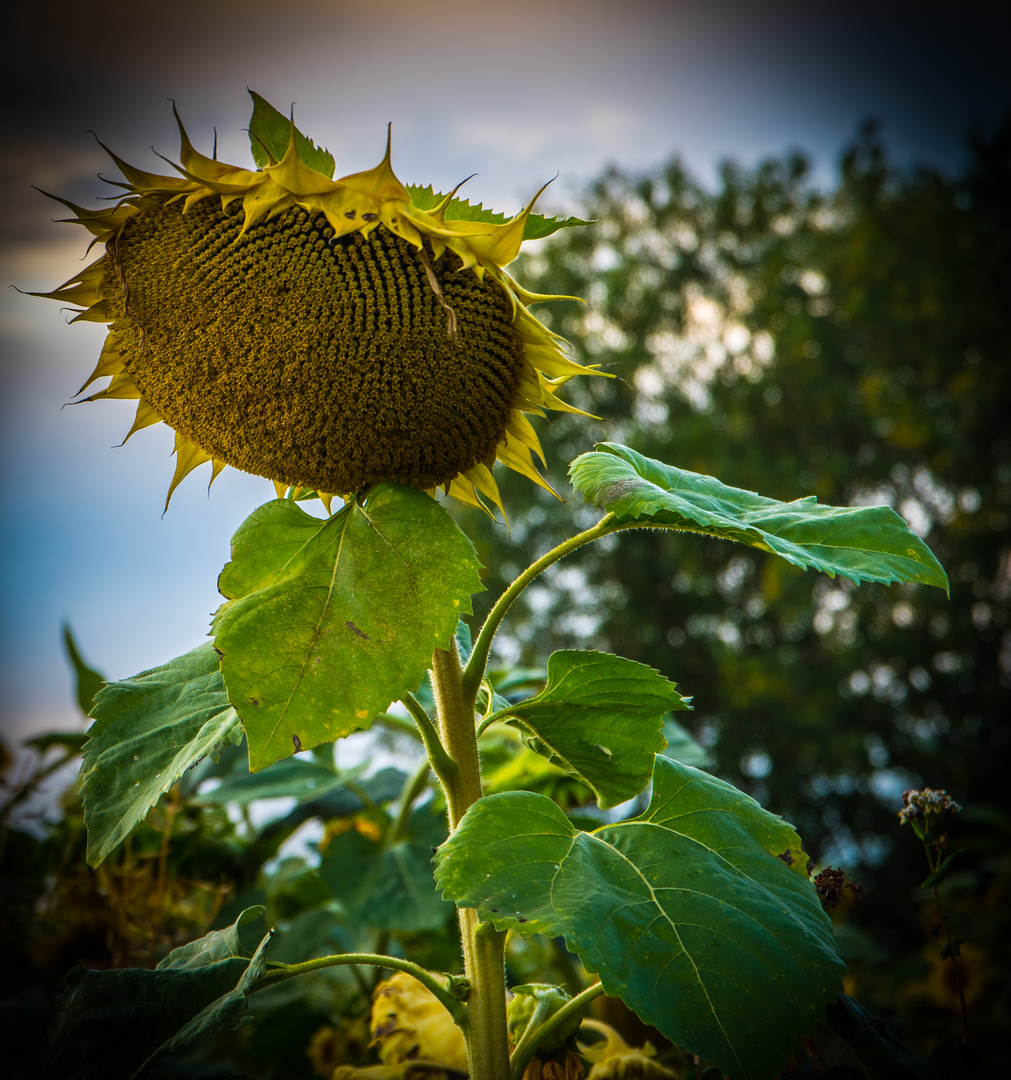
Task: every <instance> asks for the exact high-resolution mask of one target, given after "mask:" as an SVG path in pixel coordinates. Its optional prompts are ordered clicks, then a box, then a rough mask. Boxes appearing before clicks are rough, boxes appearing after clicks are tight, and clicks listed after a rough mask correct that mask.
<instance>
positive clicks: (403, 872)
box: [319, 803, 453, 933]
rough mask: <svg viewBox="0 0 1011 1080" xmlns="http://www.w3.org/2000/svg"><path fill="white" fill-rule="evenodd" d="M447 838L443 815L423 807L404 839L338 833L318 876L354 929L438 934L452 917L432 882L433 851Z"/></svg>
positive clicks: (415, 813) (349, 831) (428, 805)
mask: <svg viewBox="0 0 1011 1080" xmlns="http://www.w3.org/2000/svg"><path fill="white" fill-rule="evenodd" d="M445 838H446V822H445V817H444V815H443V814H441V813H436V811H435V810H434V809H433V808H432V805H431V803H426V804H424V805H423V806H420V807H418V808H417V809H415V810H414V811H412V813H411V815H410V818H409V820H408V822H407V828H406V829H405V830H404V832H403V835H402V836H399V837H396V838H391V839H389V840H386V841H384V840H383V839H382V838H380V837H373V836H369V835H364V834H363V833H362V832H359V831H358V830H357V829H347V830H346V831H344V832H340V833H338V834H337V835H336V836H335V837H333V839H332V840H331V841H330V843H329V844H328V845H327V848H326V851H325V853H324V855H323V859H322V862H321V863H320V867H319V873H320V876H321V877H322V878H323V880H324V881H325V882H326V883H327V885H328V886H329V887H330V891H331V892H332V893H333V895H334V897H335V898H336V899H337V900H339V901H340V904H341V907H342V908H343V909H344V913H345V916H346V918H347V921H348V923H349V924H350V925H352V926H355V925H361V926H371V927H375V928H376V929H377V930H392V931H400V932H406V933H413V932H416V931H421V930H437V929H439V928H441V927H443V926H445V924H446V920H447V919H449V918H450V917H451V916H452V914H453V906H452V904H449V903H447V902H446V901H445V900H443V898H442V897H441V896H440V895H439V893H438V891H437V890H436V888H435V881H434V879H433V876H432V851H433V850H434V848H435V847H436V846H437V845H439V844H441V843H442V841H443V840H445Z"/></svg>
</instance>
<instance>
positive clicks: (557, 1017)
mask: <svg viewBox="0 0 1011 1080" xmlns="http://www.w3.org/2000/svg"><path fill="white" fill-rule="evenodd" d="M603 992H604V988H603V986H601V984H600V983H599V982H598V983H594V984H593V986H588V987H587V988H586V989H585V990H584V991H582V993H579V994H576V996H575V997H574V998H572V999H571V1000H570V1001H567V1002H566V1003H565V1004H564V1005H563V1006H562V1007H561V1008H560V1009H559V1010H558V1011H557V1012H553V1013H552V1014H551V1015H550V1016H549V1017H548V1018H547V1019H546V1020H544V1021H543V1022H541V1023H535V1021H536V1020H537V1014H536V1013H535V1014H534V1016H533V1017H531V1020H530V1023H529V1024H528V1025H527V1029H526V1031H524V1032H523V1035H522V1037H521V1038H520V1041H519V1042H518V1043H517V1044H516V1048H515V1049H514V1050H513V1052H512V1057H511V1058H510V1064H511V1065H512V1070H513V1080H522V1077H523V1074H524V1072H526V1068H527V1066H528V1065H529V1064H530V1059H531V1058H532V1057H533V1056H534V1054H535V1053H536V1051H537V1047H538V1046H540V1045H541V1043H542V1042H543V1041H544V1040H545V1039H546V1038H547V1037H548V1036H549V1035H550V1034H551V1033H552V1032H553V1031H554V1030H555V1029H556V1028H558V1027H560V1026H561V1025H562V1024H564V1023H565V1021H566V1020H568V1019H569V1017H570V1016H573V1015H574V1014H575V1013H578V1012H582V1010H583V1009H584V1008H586V1006H587V1005H589V1003H590V1002H591V1001H593V999H594V998H597V997H600V995H601V994H603Z"/></svg>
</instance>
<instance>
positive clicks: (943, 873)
mask: <svg viewBox="0 0 1011 1080" xmlns="http://www.w3.org/2000/svg"><path fill="white" fill-rule="evenodd" d="M961 855H962V852H961V851H953V852H952V853H951V854H950V855H949V856H948V857H947V858H946V859H945V860H944V862H942V863H941V865H940V866H939V867H938V868H937V869H936V870H935V871H934V873H932V874H930V875H928V876H927V878H926V879H925V880H924V882H923V884H922V885H921V886H920V888H921V889H932V888H933V887H934V886H935V885H940V884H941V883H942V882H943V881H944V879H945V878H946V877H947V876H948V875H949V874H950V873H951V871H952V870H953V869H954V868H955V861H956V860H957V859H958V858H959V857H960V856H961Z"/></svg>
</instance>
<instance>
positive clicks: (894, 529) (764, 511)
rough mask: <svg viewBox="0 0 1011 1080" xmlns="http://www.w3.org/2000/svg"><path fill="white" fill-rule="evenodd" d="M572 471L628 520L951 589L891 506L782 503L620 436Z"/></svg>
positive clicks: (863, 577)
mask: <svg viewBox="0 0 1011 1080" xmlns="http://www.w3.org/2000/svg"><path fill="white" fill-rule="evenodd" d="M569 475H570V477H571V479H572V484H573V486H574V487H575V488H576V490H577V491H579V492H581V493H582V495H583V496H584V498H585V499H586V500H587V502H590V503H592V504H593V505H594V506H596V507H599V508H600V509H602V510H608V511H610V512H611V513H612V514H614V516H615V517H616V518H617V519H618V521H619V522H621V523H623V524H630V523H632V522H635V523H637V524H640V525H642V526H643V527H644V528H675V529H686V530H688V531H690V532H701V533H705V534H707V535H708V536H718V537H722V538H724V539H726V540H737V541H739V542H740V543H742V544H748V545H750V546H751V547H756V548H761V549H762V550H763V551H771V552H773V553H774V554H776V555H780V556H782V558H784V559H786V560H787V561H788V562H791V563H794V564H795V565H796V566H803V567H810V568H813V569H815V570H823V571H824V572H825V573H826V574H829V575H831V576H832V577H835V575H836V574H842V575H843V576H844V577H848V578H851V579H852V580H853V581H878V582H881V583H882V584H885V585H890V584H892V583H893V582H897V581H915V582H920V583H922V584H925V585H936V586H937V587H938V588H940V589H944V590H945V591H946V592H947V590H948V578H947V576H946V575H945V573H944V570H943V569H942V568H941V565H940V563H939V562H938V561H937V559H935V558H934V555H933V552H931V550H930V548H928V547H927V545H926V544H925V543H924V542H923V541H922V540H921V539H920V538H919V537H918V536H917V535H916V534H915V533H914V532H912V531H911V530H910V528H909V526H908V525H906V523H905V521H903V520H902V518H901V517H900V516H899V515H898V514H897V513H896V512H895V511H894V510H892V509H891V508H890V507H888V506H824V505H821V504H820V503H819V502H818V500H817V499H815V498H814V497H813V496H811V497H809V498H805V499H797V500H796V501H795V502H788V503H784V502H780V501H779V500H777V499H769V498H766V497H765V496H764V495H756V494H755V493H754V492H752V491H743V490H741V489H740V488H733V487H728V486H727V485H726V484H722V483H720V481H719V480H716V479H714V478H713V477H711V476H703V475H702V474H700V473H693V472H688V471H687V470H685V469H678V468H675V467H674V466H673V465H664V464H663V462H660V461H654V460H653V459H652V458H647V457H643V456H642V454H637V453H636V452H635V451H634V450H630V449H629V448H628V447H627V446H618V445H617V444H615V443H599V444H598V446H597V449H596V450H595V451H593V452H591V453H588V454H582V455H581V456H580V457H578V458H576V460H575V461H573V463H572V465H571V466H570V468H569Z"/></svg>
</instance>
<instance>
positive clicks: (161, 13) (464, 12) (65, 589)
mask: <svg viewBox="0 0 1011 1080" xmlns="http://www.w3.org/2000/svg"><path fill="white" fill-rule="evenodd" d="M816 8H817V9H818V10H815V9H816ZM13 19H14V22H13V24H11V23H10V22H9V17H5V26H6V27H7V48H6V50H5V52H6V53H7V55H6V56H5V64H4V70H3V71H2V73H0V81H2V82H3V83H4V88H3V89H4V96H3V100H4V102H5V107H4V111H3V127H2V138H3V145H4V147H5V153H4V155H3V156H2V158H0V207H2V208H3V217H2V220H0V281H2V282H3V283H5V284H8V285H12V286H16V288H17V289H21V290H33V289H34V290H50V289H52V288H54V287H55V286H56V285H58V284H59V283H60V282H62V281H64V280H66V279H67V278H69V277H70V276H71V275H72V274H73V273H75V272H76V270H78V269H79V268H80V266H81V262H80V260H81V259H82V257H83V256H84V253H85V248H86V244H87V238H86V234H85V233H84V230H82V229H80V228H79V227H73V226H69V225H65V224H60V225H56V224H53V223H52V219H53V218H54V217H56V218H59V217H63V216H66V215H65V213H64V212H63V208H62V207H61V206H59V204H56V203H53V202H51V201H49V200H47V199H46V198H44V197H43V196H42V195H40V194H39V193H38V192H37V191H35V190H33V187H32V185H34V186H36V187H39V188H42V189H44V190H46V191H49V192H52V193H55V194H59V195H61V196H63V197H65V198H69V199H71V200H73V201H75V202H78V203H81V204H83V205H86V206H97V205H99V204H98V203H97V202H96V201H95V200H96V199H97V198H99V197H100V196H102V195H107V194H108V193H109V192H110V190H111V189H109V188H108V187H107V186H106V185H104V184H103V183H102V182H101V181H100V180H99V179H98V178H97V174H98V173H102V174H103V175H105V176H109V177H115V176H116V170H115V167H114V166H112V164H111V162H110V161H109V159H108V158H107V156H106V155H105V153H104V152H103V150H102V148H101V147H100V146H99V145H98V143H97V142H96V138H95V136H97V137H98V138H99V139H101V140H102V142H104V143H105V144H106V145H108V146H110V147H111V148H112V149H114V150H115V152H116V153H117V154H118V155H119V156H120V157H122V158H124V159H126V160H128V161H130V162H131V163H133V164H136V165H139V166H140V167H142V168H147V169H150V170H152V171H164V172H169V171H170V170H169V169H168V167H167V166H165V165H164V163H163V162H159V160H158V159H157V158H155V157H153V156H152V153H151V147H152V146H153V147H154V148H155V150H156V151H157V152H159V153H162V154H165V155H166V156H168V157H173V156H174V155H175V154H176V153H177V151H178V135H177V133H176V129H175V125H174V121H173V119H172V112H171V106H170V103H169V99H172V100H174V101H175V102H176V103H177V106H178V108H179V111H180V113H181V115H182V117H183V119H184V122H185V123H186V126H187V128H188V130H189V133H190V135H191V137H192V139H193V141H194V142H195V144H196V145H197V146H198V148H200V149H202V150H204V151H205V152H209V151H210V148H211V145H212V143H213V139H214V135H215V131H216V133H217V140H218V154H219V157H221V158H223V159H225V160H227V161H230V162H232V163H235V164H242V165H245V164H247V163H248V160H249V159H248V140H247V138H246V135H245V133H244V131H243V128H244V127H245V125H246V123H247V122H248V118H249V110H250V105H249V98H248V96H247V94H246V88H247V87H249V88H252V89H254V90H256V91H257V92H259V93H260V94H262V95H263V96H264V97H266V98H267V99H268V100H270V101H272V102H273V103H274V104H275V105H277V106H278V108H280V109H281V110H282V111H287V109H288V108H289V107H290V106H292V105H294V109H295V117H296V121H297V123H298V125H299V126H300V127H301V129H302V130H303V131H305V132H306V133H307V134H309V135H310V136H311V137H313V138H314V139H315V140H316V141H317V142H319V143H322V144H324V145H325V146H327V147H328V148H329V149H330V150H331V151H332V152H333V153H334V155H335V157H336V159H337V174H338V175H343V174H347V173H350V172H353V171H357V170H359V169H364V168H368V167H370V166H372V165H374V164H376V162H377V161H378V160H379V159H380V157H381V156H382V152H383V148H384V142H385V136H386V125H387V124H388V123H392V131H393V165H394V168H395V170H396V171H397V173H398V175H399V176H400V177H401V179H402V180H404V181H405V182H408V183H415V182H417V183H432V184H434V185H435V187H436V188H437V189H439V188H441V189H443V190H448V189H450V188H452V187H453V186H454V185H455V184H456V183H457V182H459V181H460V180H462V179H463V178H464V177H465V176H468V175H470V174H471V173H475V172H476V173H477V174H478V175H477V176H476V177H475V179H473V180H471V181H470V183H469V185H468V192H469V197H470V198H472V199H474V200H482V201H484V203H485V205H486V206H492V207H494V208H495V209H498V210H503V211H507V212H514V211H515V210H517V209H518V208H519V207H520V206H521V205H522V203H523V202H525V201H526V200H527V199H529V197H530V196H531V195H532V194H533V193H534V192H535V191H536V190H537V189H538V188H539V187H540V186H541V184H542V183H543V182H544V181H545V180H547V179H549V178H551V177H552V176H555V175H556V174H557V176H558V179H557V180H556V181H555V183H554V184H553V185H552V187H551V188H549V191H548V193H547V194H546V196H545V197H544V200H543V202H542V204H541V206H542V207H544V208H546V209H547V210H549V211H553V212H572V211H573V210H574V209H575V202H574V200H575V198H576V195H577V193H578V191H579V189H580V188H581V186H582V185H584V184H585V183H586V182H587V181H588V180H589V179H590V178H592V177H593V176H595V175H596V174H598V173H599V172H600V171H601V170H602V169H603V168H604V166H605V165H607V164H609V163H618V164H620V165H622V166H623V167H625V168H629V169H647V168H649V167H651V166H653V165H657V164H659V163H661V162H663V161H664V160H666V159H668V158H669V157H671V156H672V155H674V154H677V155H680V157H681V158H682V159H683V160H684V161H685V163H686V164H687V165H688V167H689V169H690V170H691V171H692V172H693V173H694V174H695V175H696V176H697V177H698V178H699V179H701V180H702V181H703V182H706V183H713V182H714V180H715V177H716V175H717V168H718V163H719V162H720V161H721V160H722V159H725V158H733V159H735V160H737V161H739V162H742V163H744V164H753V163H754V162H756V161H758V160H759V159H761V158H762V157H764V156H768V155H780V154H782V153H784V152H785V151H787V150H789V149H801V150H803V151H804V152H806V153H807V154H808V155H809V156H811V157H812V159H813V160H814V162H815V165H816V173H815V175H816V177H817V178H818V179H819V180H820V181H821V182H822V183H825V184H828V183H830V182H831V179H832V176H833V175H834V168H835V162H836V159H837V157H838V155H839V152H840V150H841V148H842V147H843V145H844V144H845V142H846V141H847V140H848V139H850V138H851V137H852V136H853V135H854V133H855V132H856V130H857V128H858V126H859V124H860V122H861V121H862V120H864V119H866V118H868V117H874V118H877V119H878V120H879V121H880V122H881V123H882V125H883V134H884V137H885V140H886V142H887V144H888V146H889V148H890V152H891V154H892V157H893V159H894V160H896V161H899V162H903V163H909V162H912V161H922V162H925V163H927V164H929V165H932V166H934V167H936V168H941V169H944V170H946V171H949V172H951V171H956V170H958V169H959V168H960V166H961V164H962V163H963V162H964V160H965V141H964V139H965V135H966V133H967V132H968V131H969V129H970V128H971V127H972V126H973V125H977V126H982V127H984V128H986V127H992V126H993V124H994V123H995V122H996V121H997V120H998V118H999V117H1000V116H1001V115H1002V113H1006V112H1007V111H1008V110H1009V109H1011V82H1009V80H1008V77H1007V74H1006V68H1007V64H1006V56H1005V54H1004V50H1005V47H1006V43H1007V41H1008V40H1009V39H1011V38H1009V33H1008V32H1009V30H1011V19H1009V16H1008V14H1007V6H1006V5H1005V6H1004V8H1003V9H1002V8H1001V7H1000V6H998V5H996V4H991V3H981V2H978V0H965V2H963V3H960V4H957V5H955V4H951V3H950V2H949V3H935V2H932V0H919V2H907V0H877V2H875V3H869V2H864V0H855V2H852V3H849V4H846V5H845V6H844V5H813V4H810V3H799V2H796V0H789V2H787V0H764V2H762V3H745V2H740V0H737V2H730V0H709V2H707V3H700V2H696V3H689V2H682V0H667V2H661V0H622V2H620V3H617V2H614V0H606V2H605V0H509V2H503V0H486V2H482V0H466V2H465V0H429V2H427V3H426V4H424V5H421V4H417V3H409V2H406V0H371V2H370V0H301V2H300V3H298V4H292V5H285V4H279V3H271V2H268V0H246V2H244V3H238V2H232V0H199V2H198V0H175V2H174V3H173V4H171V5H154V4H146V5H141V4H137V3H132V4H127V3H125V2H122V0H106V2H104V3H103V4H101V5H99V6H97V7H96V8H95V10H94V11H91V10H88V9H86V8H85V7H84V6H83V5H81V4H79V3H70V2H69V0H55V2H54V0H49V2H47V3H44V4H43V3H34V4H24V3H23V4H21V5H19V10H18V12H17V13H16V14H15V15H14V17H13ZM89 131H90V132H93V133H94V135H92V134H88V133H87V132H89ZM539 208H540V207H539ZM104 335H105V330H104V327H102V326H99V325H95V324H77V325H75V326H69V325H67V322H66V315H65V314H61V312H60V310H59V308H58V306H57V305H56V304H54V303H52V302H49V301H43V300H39V299H33V298H31V297H26V296H23V295H21V294H20V293H18V292H17V291H15V289H13V288H9V289H6V290H4V291H3V295H2V296H0V364H2V369H0V374H2V377H3V384H2V385H3V393H2V394H0V454H2V459H3V460H2V464H3V469H2V471H0V484H2V491H0V546H2V584H0V603H2V616H0V619H2V621H0V730H2V731H3V737H4V739H5V740H6V741H7V742H8V744H14V743H17V742H18V741H19V740H20V739H21V738H23V737H25V736H26V735H28V734H30V733H34V732H38V731H42V730H53V729H61V728H62V729H67V728H71V729H79V728H80V727H81V721H80V719H79V718H78V717H77V715H76V712H75V709H74V707H73V704H72V695H71V684H70V677H69V674H68V672H67V666H66V663H65V661H64V659H63V657H62V654H61V650H60V638H59V635H60V625H61V623H62V622H63V621H67V622H69V624H70V625H71V626H72V629H73V631H74V633H75V635H76V636H77V639H78V641H79V643H80V646H81V649H82V651H83V652H84V654H85V656H86V657H87V658H88V659H89V660H90V662H91V663H92V664H93V666H95V667H96V668H98V669H99V670H100V671H102V672H103V673H105V674H106V675H107V676H108V677H110V678H125V677H127V676H130V675H132V674H135V673H136V672H139V671H141V670H143V669H146V668H149V667H152V666H155V665H157V664H160V663H163V662H165V661H167V660H169V659H171V658H172V657H173V656H176V655H179V654H180V653H182V652H185V651H187V650H189V649H191V648H193V647H194V646H196V645H197V644H199V643H200V642H201V641H202V640H203V638H204V635H205V634H206V633H207V629H208V624H209V619H210V615H211V614H212V612H213V611H214V609H215V608H216V607H217V605H218V603H219V602H220V597H219V596H218V594H217V592H216V589H215V581H216V578H217V575H218V573H219V571H220V570H221V567H222V566H223V565H224V563H225V562H226V561H227V558H228V540H229V537H230V536H231V534H232V533H233V532H234V531H235V529H236V528H237V527H238V525H239V524H240V523H241V521H242V520H243V519H244V518H245V517H246V516H247V515H248V514H249V513H250V512H251V511H252V510H253V509H254V508H255V507H256V506H258V505H259V504H260V503H262V502H264V501H266V500H267V499H269V498H272V497H273V488H272V487H271V486H270V485H269V484H268V483H267V482H266V481H264V480H259V479H256V478H254V477H249V476H245V475H243V474H239V473H237V472H235V471H234V470H227V471H226V472H225V473H224V474H223V475H222V476H221V477H220V478H219V479H218V481H217V482H216V483H215V486H214V489H213V492H212V493H211V495H210V498H208V495H207V491H206V478H204V481H203V482H201V477H202V476H203V473H204V472H205V471H206V467H205V468H204V470H203V471H198V472H197V473H195V474H194V475H193V476H192V477H190V478H189V479H188V480H187V481H186V482H185V483H184V484H183V485H182V486H181V487H180V488H179V489H178V491H177V492H176V494H175V496H174V497H173V501H172V505H171V508H170V509H169V511H168V513H167V514H165V515H164V517H163V516H162V508H163V504H164V498H165V492H166V489H167V486H168V482H169V479H170V477H171V474H172V467H173V466H172V461H171V460H170V457H169V455H170V452H171V448H172V438H171V434H170V433H169V432H168V430H167V429H166V428H164V427H163V426H160V425H159V426H158V427H156V428H151V429H148V430H146V431H143V432H141V433H139V434H138V435H136V436H135V437H134V438H133V439H132V440H131V442H130V443H129V444H128V445H127V446H125V447H123V448H121V449H116V450H113V449H111V447H113V446H114V445H115V444H117V443H119V442H120V441H121V439H122V437H123V435H124V434H125V433H126V431H127V429H128V428H129V425H130V422H131V420H132V413H133V406H132V405H131V404H129V403H125V402H102V403H99V404H82V405H74V406H70V407H66V408H64V407H63V406H64V404H65V403H66V402H68V401H70V399H71V398H72V397H73V396H74V395H75V392H76V391H77V389H78V387H79V386H80V384H81V383H82V382H83V380H84V378H85V377H86V375H87V374H88V373H89V372H90V371H91V369H92V367H93V366H94V363H95V360H96V358H97V356H98V353H99V350H100V348H101V343H102V340H103V338H104ZM555 471H556V472H559V473H560V472H562V471H563V465H562V464H561V463H556V464H555Z"/></svg>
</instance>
